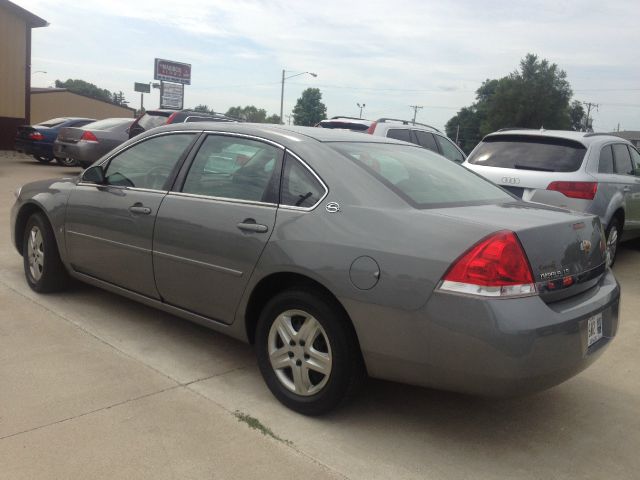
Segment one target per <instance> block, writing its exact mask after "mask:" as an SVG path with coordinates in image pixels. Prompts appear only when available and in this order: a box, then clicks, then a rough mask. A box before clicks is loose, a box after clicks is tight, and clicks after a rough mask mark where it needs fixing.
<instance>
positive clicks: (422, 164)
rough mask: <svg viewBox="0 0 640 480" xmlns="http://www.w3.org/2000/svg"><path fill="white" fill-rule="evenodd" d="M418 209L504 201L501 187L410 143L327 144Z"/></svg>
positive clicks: (505, 199)
mask: <svg viewBox="0 0 640 480" xmlns="http://www.w3.org/2000/svg"><path fill="white" fill-rule="evenodd" d="M328 145H329V146H331V147H332V148H333V149H335V150H336V151H338V152H340V153H341V154H343V155H345V156H346V157H347V158H349V159H351V160H353V161H354V162H355V163H356V164H357V165H359V166H360V167H362V168H363V169H364V170H366V171H368V172H369V173H371V174H372V175H373V176H374V177H376V178H377V179H378V180H379V181H380V182H382V183H383V184H384V185H386V186H387V187H389V188H390V189H391V190H392V191H394V192H395V193H396V194H397V195H399V196H400V197H401V198H403V199H404V200H405V201H406V202H407V203H409V204H410V205H411V206H413V207H415V208H437V207H444V206H449V205H451V206H453V205H456V206H457V205H465V204H483V203H502V202H507V201H512V200H513V197H511V196H510V195H509V194H507V193H505V192H504V191H503V190H502V189H501V188H499V187H497V186H495V185H494V184H493V183H491V182H489V181H487V180H485V179H483V178H482V177H480V176H479V175H476V174H475V173H473V172H470V171H469V170H467V169H466V168H464V167H462V166H461V165H459V164H456V163H454V162H452V161H451V160H448V159H446V158H444V157H442V156H440V155H437V154H435V153H433V152H431V151H429V150H426V149H424V148H420V147H417V146H416V147H413V146H410V145H396V144H385V143H364V142H363V143H361V142H339V143H338V142H331V143H328Z"/></svg>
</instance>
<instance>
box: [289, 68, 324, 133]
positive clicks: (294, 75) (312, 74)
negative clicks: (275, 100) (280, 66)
mask: <svg viewBox="0 0 640 480" xmlns="http://www.w3.org/2000/svg"><path fill="white" fill-rule="evenodd" d="M286 72H287V71H286V70H282V88H281V89H280V123H281V124H283V125H284V118H283V117H282V115H283V112H284V81H285V80H288V79H290V78H293V77H298V76H300V75H307V74H308V75H311V76H312V77H314V78H315V77H317V76H318V74H317V73H312V72H300V73H295V74H293V75H289V76H288V77H285V73H286Z"/></svg>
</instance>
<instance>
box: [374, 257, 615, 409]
mask: <svg viewBox="0 0 640 480" xmlns="http://www.w3.org/2000/svg"><path fill="white" fill-rule="evenodd" d="M619 302H620V287H619V285H618V283H617V281H616V279H615V278H614V276H613V274H612V273H611V270H607V273H606V274H605V275H604V276H603V278H602V279H601V280H600V282H599V283H598V284H597V285H596V286H595V287H594V288H592V289H590V290H589V291H587V292H584V293H582V294H580V295H577V296H575V297H572V298H570V299H568V300H563V301H559V302H555V303H552V304H546V303H544V302H543V301H542V300H541V299H540V297H537V296H534V297H527V298H519V299H510V300H505V299H502V300H500V299H494V300H482V299H478V298H474V297H468V296H461V295H454V294H447V293H440V292H437V293H434V294H433V295H432V297H431V299H430V300H429V302H428V303H427V305H426V308H425V310H424V311H423V312H421V315H420V316H422V318H419V316H414V317H413V319H412V320H409V319H406V320H407V321H406V322H403V321H402V320H400V321H399V322H398V324H396V327H399V328H400V330H398V329H397V328H396V330H397V331H398V332H401V333H400V335H401V338H396V339H394V341H393V342H392V343H393V350H392V351H391V350H390V349H389V348H388V347H387V346H385V347H382V348H379V349H376V350H377V351H372V350H367V347H368V346H367V347H365V346H363V353H364V356H365V361H366V363H367V368H368V370H369V373H370V374H371V375H372V376H375V377H379V378H385V379H389V380H396V381H402V382H406V383H412V384H417V385H424V386H429V387H435V388H441V389H445V390H452V391H458V392H463V393H470V394H477V395H483V396H511V395H519V394H525V393H529V392H534V391H539V390H543V389H546V388H549V387H552V386H554V385H557V384H558V383H561V382H563V381H565V380H567V379H568V378H570V377H572V376H574V375H576V374H577V373H579V372H580V371H582V370H584V369H585V368H587V367H588V366H589V365H590V364H591V363H592V362H593V361H594V360H595V359H596V358H597V357H598V356H599V355H600V354H601V353H602V352H603V351H604V349H605V348H606V347H607V346H608V344H609V343H610V342H611V340H612V339H613V337H614V336H615V335H616V332H617V329H618V308H619ZM598 313H602V317H603V335H604V336H603V338H602V339H600V340H598V341H597V342H596V343H594V344H593V345H591V347H587V323H588V319H589V318H590V317H592V316H593V315H596V314H598ZM387 338H388V337H387ZM387 343H389V342H387Z"/></svg>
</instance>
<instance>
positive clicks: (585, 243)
mask: <svg viewBox="0 0 640 480" xmlns="http://www.w3.org/2000/svg"><path fill="white" fill-rule="evenodd" d="M580 250H582V251H583V252H584V253H589V252H590V251H591V242H590V241H589V240H582V241H581V242H580Z"/></svg>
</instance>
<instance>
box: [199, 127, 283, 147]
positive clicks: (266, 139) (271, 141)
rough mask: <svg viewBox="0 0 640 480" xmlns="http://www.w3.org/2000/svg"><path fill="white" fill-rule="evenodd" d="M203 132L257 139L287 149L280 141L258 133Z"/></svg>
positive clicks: (204, 131)
mask: <svg viewBox="0 0 640 480" xmlns="http://www.w3.org/2000/svg"><path fill="white" fill-rule="evenodd" d="M229 123H230V122H229ZM202 133H207V134H209V133H213V134H215V135H223V136H225V137H240V138H247V139H249V140H256V141H258V142H263V143H268V144H270V145H271V146H274V147H276V148H279V149H280V150H286V147H285V146H284V145H282V144H280V143H278V142H274V141H273V140H269V139H268V138H263V137H258V136H256V135H249V134H247V133H236V132H223V131H220V130H202Z"/></svg>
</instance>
